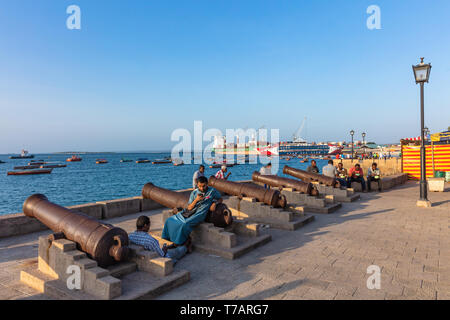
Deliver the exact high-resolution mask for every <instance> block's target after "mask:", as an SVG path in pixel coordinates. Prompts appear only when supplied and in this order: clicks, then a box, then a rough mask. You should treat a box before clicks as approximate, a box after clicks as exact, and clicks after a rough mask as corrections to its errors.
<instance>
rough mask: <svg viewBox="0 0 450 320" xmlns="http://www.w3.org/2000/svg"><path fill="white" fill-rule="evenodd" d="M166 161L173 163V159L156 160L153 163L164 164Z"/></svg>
mask: <svg viewBox="0 0 450 320" xmlns="http://www.w3.org/2000/svg"><path fill="white" fill-rule="evenodd" d="M164 163H172V161H171V160H155V161H153V162H152V164H164Z"/></svg>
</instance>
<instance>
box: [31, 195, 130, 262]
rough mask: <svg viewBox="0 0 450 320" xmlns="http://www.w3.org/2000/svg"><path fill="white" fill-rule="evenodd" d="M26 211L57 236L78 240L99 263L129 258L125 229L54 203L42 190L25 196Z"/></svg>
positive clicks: (85, 250)
mask: <svg viewBox="0 0 450 320" xmlns="http://www.w3.org/2000/svg"><path fill="white" fill-rule="evenodd" d="M23 213H24V214H25V215H26V216H28V217H32V218H36V219H38V220H39V221H40V222H42V223H43V224H44V225H46V226H47V227H49V228H50V229H51V230H53V231H54V232H55V233H57V236H60V237H61V238H63V237H65V238H66V239H68V240H71V241H74V242H76V243H77V245H78V247H79V248H80V249H81V250H82V251H83V252H85V253H87V254H88V255H89V256H90V257H91V258H92V259H94V260H96V261H97V263H98V265H99V266H100V267H107V266H109V265H112V264H114V263H116V262H120V261H125V260H126V259H127V258H128V253H129V248H128V234H127V233H126V232H125V231H124V230H123V229H121V228H117V227H114V226H112V225H109V224H105V223H101V222H99V221H97V220H95V219H93V218H91V217H89V216H87V215H85V214H83V213H81V212H74V211H71V210H69V209H67V208H64V207H61V206H59V205H57V204H54V203H52V202H50V201H48V199H47V197H46V196H44V195H43V194H34V195H32V196H30V197H29V198H28V199H27V200H25V202H24V204H23ZM56 238H59V237H56Z"/></svg>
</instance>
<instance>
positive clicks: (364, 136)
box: [362, 132, 366, 156]
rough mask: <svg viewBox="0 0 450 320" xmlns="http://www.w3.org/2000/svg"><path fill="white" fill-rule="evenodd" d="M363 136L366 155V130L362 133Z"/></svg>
mask: <svg viewBox="0 0 450 320" xmlns="http://www.w3.org/2000/svg"><path fill="white" fill-rule="evenodd" d="M362 138H363V146H364V156H365V155H366V133H365V132H363V133H362Z"/></svg>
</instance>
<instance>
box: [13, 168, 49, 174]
mask: <svg viewBox="0 0 450 320" xmlns="http://www.w3.org/2000/svg"><path fill="white" fill-rule="evenodd" d="M52 170H53V169H37V170H25V171H9V172H8V173H7V175H8V176H22V175H29V174H49V173H52Z"/></svg>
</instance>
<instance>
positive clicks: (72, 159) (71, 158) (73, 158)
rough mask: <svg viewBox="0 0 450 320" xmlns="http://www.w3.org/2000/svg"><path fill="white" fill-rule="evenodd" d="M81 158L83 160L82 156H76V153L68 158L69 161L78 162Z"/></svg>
mask: <svg viewBox="0 0 450 320" xmlns="http://www.w3.org/2000/svg"><path fill="white" fill-rule="evenodd" d="M81 160H83V159H81V158H80V157H78V156H75V155H74V156H72V157H70V158H67V159H66V161H67V162H78V161H81Z"/></svg>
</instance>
